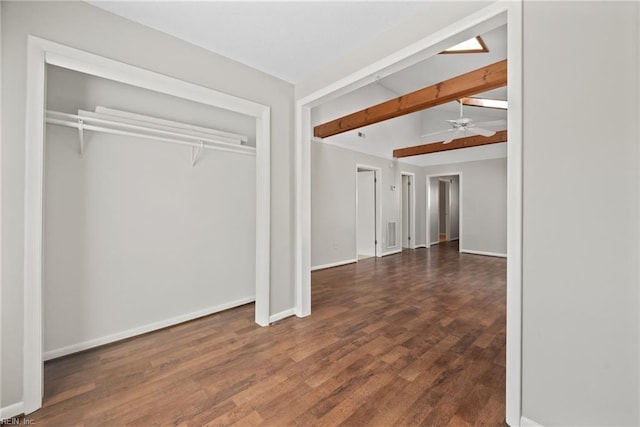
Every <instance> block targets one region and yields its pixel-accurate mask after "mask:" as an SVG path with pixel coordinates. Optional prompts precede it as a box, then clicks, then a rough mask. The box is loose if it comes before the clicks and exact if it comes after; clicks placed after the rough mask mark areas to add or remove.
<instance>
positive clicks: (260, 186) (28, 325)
mask: <svg viewBox="0 0 640 427" xmlns="http://www.w3.org/2000/svg"><path fill="white" fill-rule="evenodd" d="M45 64H52V65H57V66H60V67H64V68H68V69H71V70H74V71H79V72H82V73H85V74H91V75H95V76H98V77H103V78H106V79H109V80H114V81H117V82H120V83H125V84H128V85H132V86H138V87H141V88H144V89H149V90H153V91H156V92H160V93H164V94H168V95H172V96H176V97H179V98H183V99H188V100H191V101H195V102H199V103H202V104H205V105H210V106H214V107H219V108H223V109H226V110H229V111H233V112H237V113H240V114H245V115H248V116H251V117H254V118H255V119H256V304H255V319H256V323H258V324H259V325H261V326H267V325H268V324H269V300H270V238H271V237H270V227H271V224H270V213H271V206H270V203H271V196H270V194H271V193H270V191H271V187H270V185H271V184H270V182H271V170H270V167H271V166H270V164H271V158H270V147H271V130H270V120H271V119H270V117H271V116H270V114H271V112H270V108H269V107H268V106H266V105H262V104H258V103H256V102H253V101H249V100H246V99H243V98H239V97H236V96H233V95H229V94H225V93H222V92H219V91H216V90H214V89H210V88H206V87H203V86H199V85H196V84H193V83H189V82H185V81H182V80H179V79H176V78H173V77H169V76H165V75H163V74H160V73H156V72H153V71H149V70H145V69H142V68H138V67H135V66H132V65H128V64H125V63H122V62H118V61H115V60H111V59H108V58H104V57H101V56H98V55H95V54H92V53H89V52H85V51H82V50H78V49H74V48H71V47H68V46H64V45H61V44H58V43H55V42H51V41H48V40H44V39H41V38H38V37H34V36H28V43H27V99H26V101H27V102H26V105H27V107H26V140H25V147H26V148H25V155H26V161H25V162H26V172H25V234H24V236H25V242H24V340H23V342H24V350H23V358H24V360H23V402H24V412H25V413H27V414H29V413H31V412H33V411H35V410H37V409H38V408H40V407H41V406H42V390H43V375H42V356H43V354H42V334H43V332H42V243H43V242H42V225H43V221H42V220H43V218H42V216H43V215H42V208H43V168H44V161H43V159H44V107H45V75H46V74H45V72H46V67H45Z"/></svg>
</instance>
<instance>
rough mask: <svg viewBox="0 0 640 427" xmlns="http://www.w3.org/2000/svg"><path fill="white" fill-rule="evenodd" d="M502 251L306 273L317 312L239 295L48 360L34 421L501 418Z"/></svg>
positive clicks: (446, 252) (442, 247)
mask: <svg viewBox="0 0 640 427" xmlns="http://www.w3.org/2000/svg"><path fill="white" fill-rule="evenodd" d="M505 269H506V261H505V260H504V259H501V258H492V257H485V256H478V255H469V254H460V253H459V252H458V250H457V243H456V242H447V243H441V244H439V245H437V246H434V247H432V248H430V249H416V250H405V251H403V252H402V253H401V254H397V255H391V256H387V257H384V258H367V259H363V260H361V261H360V262H358V263H356V264H350V265H345V266H340V267H335V268H330V269H326V270H319V271H316V272H314V273H312V301H313V307H312V309H313V311H312V315H311V316H309V317H306V318H302V319H300V318H287V319H284V320H282V321H280V322H277V323H275V324H273V325H271V326H270V327H267V328H261V327H259V326H257V325H255V323H254V321H253V304H248V305H245V306H242V307H238V308H235V309H232V310H228V311H225V312H222V313H218V314H214V315H211V316H207V317H204V318H201V319H198V320H195V321H191V322H187V323H184V324H180V325H176V326H173V327H170V328H166V329H163V330H161V331H156V332H153V333H149V334H146V335H143V336H140V337H135V338H132V339H127V340H124V341H121V342H117V343H114V344H110V345H107V346H104V347H100V348H97V349H93V350H89V351H85V352H82V353H78V354H75V355H70V356H67V357H64V358H60V359H56V360H52V361H49V362H47V363H46V364H45V396H44V407H43V408H42V409H41V410H39V411H37V412H35V413H33V414H31V415H29V418H30V419H32V420H33V423H35V424H37V425H39V426H61V425H64V426H67V425H84V426H103V425H104V426H106V425H109V426H113V425H132V426H146V425H175V426H185V427H187V426H202V425H212V426H214V425H216V426H218V425H239V426H245V425H273V426H289V425H322V426H325V425H329V426H332V425H348V426H365V425H371V426H387V425H436V426H438V425H442V426H446V425H450V426H469V425H471V426H473V425H488V426H492V425H504V412H505V408H504V393H505V384H504V383H505V367H504V366H505V332H506V331H505V318H506V317H505V312H506V310H505V295H506V292H505V290H506V277H505V276H506V275H505V271H506V270H505Z"/></svg>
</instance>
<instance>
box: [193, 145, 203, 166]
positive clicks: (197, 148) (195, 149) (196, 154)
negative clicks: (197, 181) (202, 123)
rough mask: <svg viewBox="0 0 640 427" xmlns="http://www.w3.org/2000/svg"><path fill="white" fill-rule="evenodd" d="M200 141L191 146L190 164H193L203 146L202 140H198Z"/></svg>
mask: <svg viewBox="0 0 640 427" xmlns="http://www.w3.org/2000/svg"><path fill="white" fill-rule="evenodd" d="M198 142H199V143H200V145H199V146H197V147H191V166H192V167H193V166H195V165H196V162H197V161H198V158H199V157H200V153H202V149H203V148H204V141H198Z"/></svg>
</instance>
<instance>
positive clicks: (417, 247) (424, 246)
mask: <svg viewBox="0 0 640 427" xmlns="http://www.w3.org/2000/svg"><path fill="white" fill-rule="evenodd" d="M426 247H427V245H416V247H415V248H413V249H419V248H426Z"/></svg>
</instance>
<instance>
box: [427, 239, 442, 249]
mask: <svg viewBox="0 0 640 427" xmlns="http://www.w3.org/2000/svg"><path fill="white" fill-rule="evenodd" d="M439 244H440V240H436V241H435V242H429V246H425V247H426V248H428V247H430V246H435V245H439Z"/></svg>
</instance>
